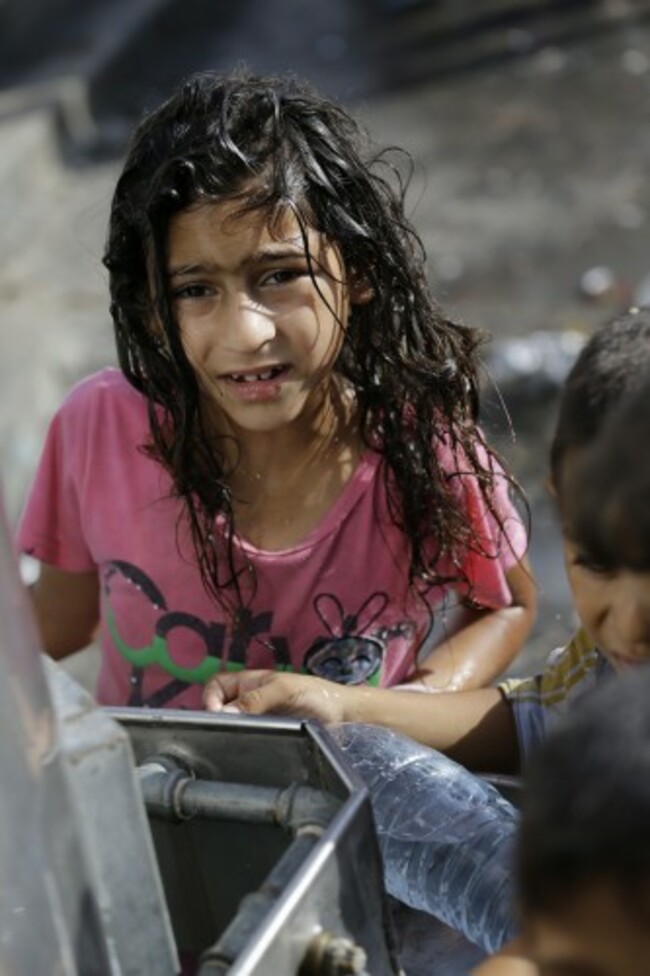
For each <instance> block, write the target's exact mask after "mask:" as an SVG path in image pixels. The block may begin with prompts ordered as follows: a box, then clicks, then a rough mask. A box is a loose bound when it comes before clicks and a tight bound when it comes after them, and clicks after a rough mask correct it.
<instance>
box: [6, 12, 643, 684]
mask: <svg viewBox="0 0 650 976" xmlns="http://www.w3.org/2000/svg"><path fill="white" fill-rule="evenodd" d="M237 63H244V64H247V65H248V66H249V67H250V68H251V69H253V70H255V71H258V72H269V71H285V70H291V71H293V72H295V73H296V74H298V75H301V76H304V77H307V78H308V79H310V80H311V81H312V82H313V83H314V84H315V85H316V86H317V87H318V88H320V89H321V90H322V91H323V92H324V93H326V94H329V95H331V96H334V97H335V98H337V99H339V100H340V101H342V102H343V103H344V104H345V105H346V106H347V107H348V108H349V109H351V110H352V111H353V113H354V114H355V115H356V116H357V117H359V118H360V119H361V120H362V121H363V122H364V123H365V124H366V126H367V127H368V129H369V130H370V131H371V133H372V134H373V136H374V138H375V140H376V141H377V142H378V143H379V144H380V145H385V144H391V145H399V146H402V147H404V148H405V149H406V150H408V152H409V153H410V154H411V156H412V158H413V163H414V175H413V180H412V184H411V190H410V193H409V198H408V199H409V214H410V217H411V218H412V220H413V222H414V224H415V226H416V227H417V229H418V231H419V232H420V234H421V236H422V239H423V241H424V243H425V246H426V249H427V253H428V256H429V276H430V281H431V286H432V289H433V291H434V294H435V295H436V296H437V298H438V300H439V301H440V303H441V304H442V305H443V306H444V307H445V308H446V310H447V311H448V313H449V314H451V315H453V316H455V317H457V318H459V319H461V320H462V321H464V322H466V323H467V324H470V325H473V326H478V327H480V328H482V329H484V330H486V332H487V333H488V334H489V335H490V336H491V337H492V338H491V341H490V342H489V344H488V345H487V346H486V349H485V360H486V366H487V370H488V374H489V379H488V380H487V381H486V391H485V405H484V424H485V426H486V428H487V430H488V432H489V434H490V436H491V437H492V438H493V440H495V441H496V443H497V445H498V446H499V448H500V450H501V451H502V453H503V454H504V455H505V457H506V458H507V460H508V462H509V463H510V465H511V467H512V469H513V470H514V472H515V474H516V475H517V477H518V478H519V479H520V481H521V482H522V484H523V486H524V487H525V489H526V491H527V494H528V498H529V502H530V507H531V512H532V521H533V530H532V541H531V559H532V562H533V568H534V570H535V573H536V575H537V577H538V579H539V582H540V618H539V622H538V624H537V627H536V630H535V633H534V636H533V639H532V640H531V641H530V644H529V646H528V648H527V649H526V651H525V652H524V654H523V655H522V656H521V657H520V659H519V660H518V661H517V663H516V664H515V666H514V668H513V669H511V673H526V672H528V671H529V670H530V668H531V667H533V666H536V665H537V664H539V663H540V661H542V660H543V659H544V658H545V657H546V654H547V653H548V651H549V650H550V649H551V648H552V647H553V646H555V645H557V644H558V643H560V642H561V641H563V640H564V638H565V637H566V636H567V635H568V634H569V633H570V632H571V630H572V628H573V623H574V621H573V619H572V613H571V610H570V605H569V600H568V596H567V592H566V586H565V582H564V574H563V568H562V561H561V555H560V549H559V533H558V531H557V528H556V526H555V520H554V513H553V511H552V506H551V504H550V501H549V499H548V497H547V495H546V490H545V478H546V459H547V454H548V445H549V438H550V434H551V431H552V428H553V423H554V419H555V410H556V405H557V393H558V389H559V387H560V385H561V383H562V380H563V378H564V376H565V375H566V372H567V370H568V368H569V367H570V365H571V363H572V361H573V359H574V357H575V355H576V354H577V352H578V350H579V349H580V346H581V344H582V343H583V342H584V339H585V337H586V336H588V335H589V333H590V332H591V331H592V330H593V329H594V328H595V327H596V326H598V325H599V324H601V323H603V322H605V321H606V320H607V319H609V318H611V317H612V316H613V315H615V314H616V313H618V312H620V311H622V310H624V309H625V308H627V307H629V306H630V305H634V304H646V303H650V183H649V182H648V173H649V172H650V166H649V164H650V124H649V123H650V0H648V2H644V0H555V2H553V0H546V2H543V0H327V2H325V3H323V2H318V0H0V335H1V339H2V347H1V358H0V470H1V472H2V480H3V483H4V494H5V500H6V504H7V508H8V511H9V517H10V519H11V521H12V522H13V521H15V519H16V518H17V516H18V513H19V511H20V507H21V504H22V502H23V499H24V496H25V491H26V487H27V484H28V483H29V480H30V478H31V476H32V474H33V471H34V466H35V464H36V460H37V458H38V454H39V451H40V446H41V443H42V438H43V435H44V431H45V427H46V424H47V422H48V420H49V419H50V417H51V416H52V414H53V412H54V410H55V409H56V407H57V406H58V404H59V403H60V401H61V399H62V397H63V395H64V394H65V392H66V390H67V389H68V388H69V387H70V385H71V384H72V383H73V382H75V381H76V380H77V379H79V378H80V377H81V376H83V375H86V374H87V373H89V372H91V371H93V370H95V369H97V368H100V367H101V366H103V365H106V364H110V363H113V362H114V350H113V344H112V334H111V327H110V320H109V316H108V299H107V286H106V279H105V275H104V272H103V269H102V267H101V254H102V249H103V242H104V234H105V228H106V223H107V215H108V207H109V202H110V197H111V193H112V189H113V185H114V181H115V179H116V175H117V173H118V171H119V167H120V161H121V158H122V154H123V152H124V146H125V141H126V139H127V138H128V134H129V131H130V129H131V128H132V126H133V124H134V123H135V122H136V121H137V120H138V119H139V118H140V116H141V114H142V112H143V111H144V110H145V109H146V108H148V107H153V106H154V105H156V104H157V103H158V102H159V101H160V100H161V99H162V98H163V97H165V96H166V95H167V94H169V93H170V91H171V89H172V88H173V87H174V86H175V84H176V83H177V82H178V81H179V80H180V79H181V78H183V77H184V76H186V75H187V74H189V73H191V72H193V71H196V70H199V69H204V68H209V69H213V70H224V69H227V68H230V67H232V66H233V65H235V64H237ZM497 388H498V391H499V394H500V396H501V397H503V400H504V401H505V403H506V405H507V408H508V410H509V412H510V416H511V421H512V431H511V430H510V427H509V425H508V423H507V421H506V419H505V417H504V413H503V411H501V410H500V409H498V408H497V404H498V400H499V394H497V393H496V392H495V391H496V389H497ZM513 432H514V433H513ZM92 661H93V655H92V652H91V653H90V655H86V657H85V658H84V657H83V656H82V658H81V660H80V662H75V663H74V664H73V665H72V668H73V670H77V671H78V672H79V675H80V676H81V677H82V678H83V679H84V680H87V681H92V667H93V665H92Z"/></svg>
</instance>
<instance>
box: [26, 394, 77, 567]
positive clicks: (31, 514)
mask: <svg viewBox="0 0 650 976" xmlns="http://www.w3.org/2000/svg"><path fill="white" fill-rule="evenodd" d="M83 464H84V445H83V438H82V436H81V431H79V430H78V425H77V424H76V423H75V417H74V412H73V411H72V410H71V409H70V405H68V406H66V405H64V407H63V408H62V409H61V410H60V411H59V413H57V415H56V416H55V417H54V419H53V421H52V423H51V424H50V427H49V430H48V432H47V436H46V439H45V445H44V447H43V451H42V454H41V458H40V461H39V465H38V468H37V471H36V476H35V478H34V481H33V483H32V486H31V489H30V492H29V494H28V497H27V502H26V505H25V508H24V511H23V513H22V516H21V519H20V521H19V524H18V529H17V533H16V545H17V548H18V550H19V551H20V552H24V553H27V554H28V555H30V556H33V557H34V558H35V559H38V560H39V561H40V562H44V563H48V564H49V565H52V566H56V567H57V568H59V569H64V570H68V571H70V572H86V571H89V570H92V569H93V568H94V565H95V564H94V562H93V560H92V557H91V555H90V552H89V549H88V546H87V545H86V542H85V538H84V531H83V522H82V516H81V505H80V482H81V478H82V473H83Z"/></svg>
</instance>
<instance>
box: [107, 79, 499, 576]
mask: <svg viewBox="0 0 650 976" xmlns="http://www.w3.org/2000/svg"><path fill="white" fill-rule="evenodd" d="M404 189H405V188H404V186H403V184H402V181H401V179H400V177H399V174H398V173H397V171H396V170H395V168H394V167H393V166H392V165H391V164H390V161H389V158H388V156H387V155H386V154H385V153H377V152H373V151H371V150H370V149H369V148H368V147H366V144H365V139H364V137H363V135H362V133H361V131H360V130H359V128H358V126H357V125H356V123H355V122H354V121H353V120H352V119H351V117H350V116H349V115H348V114H347V113H346V112H345V111H344V110H343V109H342V108H340V107H338V106H337V105H334V104H333V103H332V102H330V101H328V100H327V99H324V98H322V97H320V96H319V95H317V94H315V93H314V92H313V91H312V90H311V89H310V88H309V87H308V86H307V85H305V84H303V83H301V82H299V81H297V80H295V79H293V78H290V77H274V78H256V77H251V76H249V75H247V74H245V73H242V72H238V73H234V74H232V75H228V76H225V77H219V76H214V75H211V74H203V75H198V76H196V77H194V78H192V79H190V80H189V81H188V82H187V83H186V84H184V85H183V86H182V87H181V88H180V89H179V90H178V92H177V93H176V94H175V95H174V96H173V97H172V98H170V99H169V100H168V101H167V102H166V103H165V104H163V105H162V106H161V107H160V108H158V109H157V110H155V111H153V112H152V113H151V114H150V115H149V116H148V117H147V118H145V119H144V121H143V122H142V123H141V124H140V126H139V127H138V129H137V130H136V132H135V134H134V136H133V139H132V142H131V146H130V150H129V152H128V155H127V159H126V162H125V166H124V170H123V173H122V175H121V177H120V179H119V181H118V184H117V187H116V191H115V195H114V199H113V204H112V210H111V219H110V227H109V237H108V243H107V249H106V255H105V263H106V266H107V267H108V269H109V272H110V289H111V297H112V315H113V320H114V326H115V334H116V340H117V347H118V354H119V361H120V365H121V367H122V369H123V371H124V373H125V375H126V377H127V379H129V381H130V382H131V383H132V384H133V385H134V386H136V387H137V388H138V389H140V390H141V391H143V392H144V393H145V394H146V395H147V397H148V398H149V400H150V402H152V403H157V404H159V405H160V406H161V407H162V408H163V410H162V412H161V411H159V410H151V411H150V424H151V432H152V442H153V443H152V445H151V446H150V451H151V453H152V455H153V456H154V457H155V458H157V459H158V460H159V461H161V463H162V464H163V465H164V466H165V467H166V468H167V470H168V471H169V472H170V474H171V476H172V479H173V482H174V485H175V490H176V492H177V494H178V495H179V496H181V497H182V498H183V500H184V501H185V504H186V507H187V510H188V513H189V518H190V523H191V526H192V533H193V538H194V540H195V545H196V548H197V552H198V555H199V562H200V564H201V566H202V572H203V576H204V580H206V581H207V585H208V586H209V587H213V586H216V587H217V588H218V586H219V585H220V584H217V583H215V580H216V577H217V575H218V574H217V571H216V562H215V559H216V556H215V555H214V553H213V552H211V551H210V550H211V543H210V541H209V539H210V538H211V537H212V526H213V521H214V516H215V513H217V512H221V513H223V514H224V515H225V517H226V522H227V525H228V526H229V527H230V529H231V530H232V527H233V524H234V521H233V520H234V516H233V500H232V493H231V481H230V480H229V479H230V477H231V473H232V464H233V449H232V447H233V440H232V437H230V438H229V440H228V441H226V440H224V439H223V438H221V439H220V438H219V437H218V436H214V435H215V433H216V434H219V433H223V430H219V429H217V430H216V431H215V429H214V425H212V424H210V423H208V424H207V427H206V419H205V416H204V413H205V411H204V410H203V403H204V402H205V401H204V399H203V400H202V389H201V386H200V383H199V377H197V373H198V372H199V371H198V370H197V369H196V368H195V366H196V357H193V356H192V355H191V354H189V355H188V343H187V337H186V336H185V335H184V334H183V330H182V329H181V328H180V327H179V315H178V311H177V307H176V306H177V302H176V301H175V299H174V295H173V292H172V287H171V283H170V268H169V249H170V237H171V236H172V233H173V232H174V231H175V230H177V229H178V227H179V224H180V223H182V222H183V221H184V222H185V223H187V224H190V223H193V224H197V223H200V219H199V217H197V216H196V215H197V214H199V215H200V214H201V213H205V212H207V211H209V210H211V211H212V212H213V213H217V212H218V213H219V214H223V213H226V212H227V213H228V221H222V222H221V224H220V228H219V230H220V233H221V239H222V240H223V234H224V233H225V232H226V230H229V231H232V232H233V234H236V233H237V232H238V227H239V226H240V224H239V223H238V221H239V220H240V218H241V223H242V226H248V227H249V228H250V221H258V226H259V227H260V228H261V231H262V232H263V233H265V234H267V236H270V237H273V235H275V234H277V235H279V236H280V237H282V235H283V234H284V233H285V231H284V229H283V228H284V227H285V226H286V222H287V220H290V221H291V222H292V225H293V227H294V228H297V231H298V235H299V239H300V240H301V241H302V246H303V249H304V251H305V253H306V254H307V258H308V264H309V274H310V276H311V279H312V284H313V285H314V288H316V289H317V291H318V295H319V298H320V299H321V300H322V302H323V304H324V305H327V307H329V310H330V312H332V313H333V314H334V318H335V321H336V323H337V326H338V327H339V328H340V333H341V337H340V341H339V342H338V343H337V344H333V345H332V347H331V348H333V349H334V350H335V355H333V356H331V357H330V359H329V360H327V366H328V369H331V370H335V371H336V374H337V375H338V376H340V377H342V378H343V379H344V380H345V381H346V384H347V389H352V390H353V392H354V404H355V408H354V410H355V413H354V423H355V425H356V427H357V428H358V432H359V436H360V437H361V439H362V440H363V441H365V443H366V444H369V445H371V446H373V447H377V445H378V443H380V448H381V452H382V454H383V455H384V458H385V460H386V464H387V467H388V469H389V471H390V472H391V474H392V475H393V479H392V480H391V482H390V484H391V488H390V490H391V493H392V492H393V482H394V485H395V486H396V495H395V497H396V499H397V501H396V504H395V505H394V511H395V513H396V518H398V520H399V522H400V525H401V526H402V527H403V529H404V531H405V533H406V534H407V536H408V537H409V539H410V540H411V543H412V547H411V548H412V565H411V571H412V574H413V575H417V574H419V573H421V572H422V571H425V570H426V569H428V568H429V567H428V562H427V558H426V556H425V546H424V542H423V540H425V539H426V538H427V536H430V535H431V534H432V533H433V532H434V531H435V532H436V541H437V543H438V545H439V548H440V550H441V551H443V552H455V551H456V550H457V549H458V548H459V546H460V545H461V544H465V545H467V544H471V542H472V540H470V539H468V533H467V525H466V519H465V518H464V513H462V512H460V511H459V510H458V506H457V502H456V500H455V499H454V498H453V496H452V492H451V491H450V488H449V487H448V486H447V485H446V482H445V480H444V477H443V475H442V474H441V472H440V471H439V469H438V468H437V464H438V462H437V459H436V455H435V452H433V451H432V450H431V446H432V444H433V443H434V442H435V439H436V437H439V436H443V435H444V433H445V432H448V431H449V430H451V429H454V431H455V434H456V440H457V441H458V443H459V444H460V446H461V447H462V448H464V449H465V453H466V456H467V457H468V459H469V461H468V463H469V465H470V467H473V468H475V469H476V470H477V473H478V474H479V477H480V479H481V484H482V485H483V486H485V489H486V494H487V493H488V492H489V488H490V486H491V480H490V479H491V475H490V473H489V472H485V471H482V470H481V468H480V465H479V462H478V460H477V453H476V449H475V442H476V437H477V435H476V430H475V427H474V425H473V419H474V414H475V412H476V391H477V386H478V384H477V371H478V360H477V352H476V349H477V345H478V339H477V335H476V334H475V333H474V332H473V330H471V329H468V328H465V327H462V326H459V325H457V324H455V323H453V322H450V321H449V320H448V319H446V318H445V317H444V316H443V315H442V314H441V312H440V311H439V310H438V308H437V306H436V304H435V302H434V301H433V299H432V298H431V296H430V294H429V291H428V287H427V282H426V277H425V272H424V255H423V252H422V247H421V244H420V241H419V238H418V237H417V235H416V234H415V232H414V231H413V230H412V228H411V227H410V225H409V223H408V221H407V220H406V218H405V215H404ZM245 218H249V220H248V223H247V222H246V219H245ZM220 219H221V218H220ZM294 234H295V230H294ZM323 242H324V245H325V246H326V247H327V248H330V249H331V250H332V251H333V252H335V256H336V261H335V262H334V263H335V264H336V266H337V269H338V270H337V272H336V273H340V275H341V278H342V279H343V284H344V285H345V286H346V287H348V286H349V287H350V288H354V289H356V297H357V300H353V299H351V300H350V301H349V302H346V303H344V304H343V309H344V314H340V313H339V311H338V310H337V309H335V308H334V309H333V308H332V307H330V306H329V305H328V303H327V297H328V296H327V294H326V292H324V291H323V289H322V288H321V286H320V285H319V280H318V279H319V275H318V272H319V270H320V265H319V253H318V251H317V248H318V246H319V243H321V244H323ZM330 277H331V276H330ZM206 321H207V319H206ZM205 331H206V327H205V326H204V333H205ZM259 361H260V362H262V363H263V364H266V363H267V362H269V361H271V362H273V361H274V359H273V356H271V357H270V359H269V358H268V357H267V358H261V357H260V358H259ZM255 365H257V361H256V363H255ZM250 368H251V369H253V367H252V366H251V367H250ZM260 368H266V367H265V365H264V366H263V367H260ZM406 400H408V405H409V406H408V410H405V401H406ZM217 407H218V404H217ZM468 421H469V422H468ZM217 428H218V425H217ZM227 432H228V433H229V434H232V431H230V430H229V431H227ZM206 435H207V436H206ZM378 435H379V441H378ZM234 454H235V458H237V452H236V451H235V452H234ZM234 463H236V461H235V462H234ZM488 504H489V502H488ZM430 548H431V547H429V550H430ZM228 578H229V579H232V567H231V571H230V574H229V576H228ZM210 580H211V581H212V583H210Z"/></svg>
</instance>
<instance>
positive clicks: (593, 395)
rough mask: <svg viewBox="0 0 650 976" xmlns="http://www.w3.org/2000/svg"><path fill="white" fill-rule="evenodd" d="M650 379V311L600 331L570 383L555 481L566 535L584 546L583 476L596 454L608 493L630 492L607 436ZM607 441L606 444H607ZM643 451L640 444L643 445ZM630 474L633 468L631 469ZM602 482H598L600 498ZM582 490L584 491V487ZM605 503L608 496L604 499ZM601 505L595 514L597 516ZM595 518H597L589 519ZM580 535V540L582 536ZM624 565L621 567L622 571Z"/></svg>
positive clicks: (556, 448) (555, 450) (555, 448)
mask: <svg viewBox="0 0 650 976" xmlns="http://www.w3.org/2000/svg"><path fill="white" fill-rule="evenodd" d="M649 375H650V310H648V309H633V310H632V311H630V312H628V313H627V314H625V315H623V316H621V317H620V318H617V319H615V320H614V321H613V322H611V323H609V324H608V325H605V326H604V327H602V328H600V329H599V330H598V331H597V332H595V333H594V335H592V336H591V338H590V339H589V341H588V342H587V344H586V345H585V346H584V348H583V349H582V351H581V353H580V355H579V356H578V358H577V360H576V362H575V364H574V366H573V368H572V369H571V371H570V373H569V376H568V378H567V381H566V383H565V386H564V389H563V392H562V397H561V400H560V410H559V417H558V421H557V426H556V433H555V438H554V440H553V444H552V446H551V479H552V483H553V488H554V491H555V494H556V496H557V499H558V502H559V507H560V512H561V515H562V521H563V528H564V531H565V534H566V535H567V536H568V537H569V538H571V539H572V540H573V541H574V542H579V543H582V542H583V539H582V537H581V535H580V533H581V532H582V529H578V525H580V526H584V524H585V521H586V518H585V515H584V514H580V513H581V512H582V510H583V504H582V503H583V500H585V496H584V495H583V487H584V486H585V485H586V484H587V481H586V479H585V478H584V477H582V478H581V477H580V471H581V470H582V469H583V467H584V466H585V464H587V463H589V464H591V463H592V462H591V461H590V460H589V458H592V457H595V456H596V454H597V455H598V456H599V458H600V460H599V461H598V465H599V468H600V470H601V471H604V470H605V468H606V467H607V466H609V467H610V473H609V476H608V478H607V479H606V480H607V484H608V487H612V486H616V487H617V489H620V490H623V489H624V482H625V479H626V477H627V475H626V474H625V473H624V472H623V470H621V469H615V467H614V464H613V461H612V463H611V464H610V462H609V460H608V458H607V453H608V451H609V449H610V447H611V438H610V441H609V447H608V445H607V444H605V443H604V441H602V436H601V435H602V434H603V431H604V430H605V428H606V427H607V425H608V424H609V423H610V422H611V421H612V418H613V416H614V414H615V413H616V412H617V410H618V409H619V408H620V406H621V404H622V402H623V401H624V400H625V399H626V398H627V397H629V396H631V395H633V394H635V393H636V392H638V391H639V390H640V389H641V388H642V387H643V385H644V384H645V383H646V382H647V378H648V376H649ZM601 441H602V443H601ZM638 447H639V449H640V444H639V445H638ZM628 469H629V464H628ZM601 483H602V482H601V480H598V481H596V482H594V484H593V495H594V498H595V497H596V496H597V494H598V490H599V484H601ZM581 486H582V487H581ZM601 500H602V496H601ZM599 505H600V503H599V502H598V501H595V502H594V504H593V505H592V506H591V513H592V514H593V515H596V513H597V512H598V511H599ZM589 517H590V518H591V515H590V516H589ZM576 533H578V535H576ZM622 562H624V559H623V560H618V561H617V562H616V563H615V565H620V564H621V563H622Z"/></svg>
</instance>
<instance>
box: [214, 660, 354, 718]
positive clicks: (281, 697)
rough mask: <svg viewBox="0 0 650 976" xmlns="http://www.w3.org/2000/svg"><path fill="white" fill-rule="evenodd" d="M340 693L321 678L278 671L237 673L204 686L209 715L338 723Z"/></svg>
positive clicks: (224, 676)
mask: <svg viewBox="0 0 650 976" xmlns="http://www.w3.org/2000/svg"><path fill="white" fill-rule="evenodd" d="M342 695H343V692H342V690H341V688H340V687H339V686H337V685H336V684H333V682H330V681H323V680H321V679H320V678H314V677H308V676H306V675H298V674H282V673H279V672H277V671H238V672H234V673H230V674H219V675H215V676H214V678H212V679H211V680H210V681H209V683H208V684H207V685H206V688H205V692H204V699H203V700H204V703H205V707H206V708H207V709H208V711H213V712H220V711H226V712H245V713H246V714H247V715H291V716H294V717H296V718H316V719H320V720H321V721H323V722H337V721H341V720H342V718H343V703H342Z"/></svg>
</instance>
